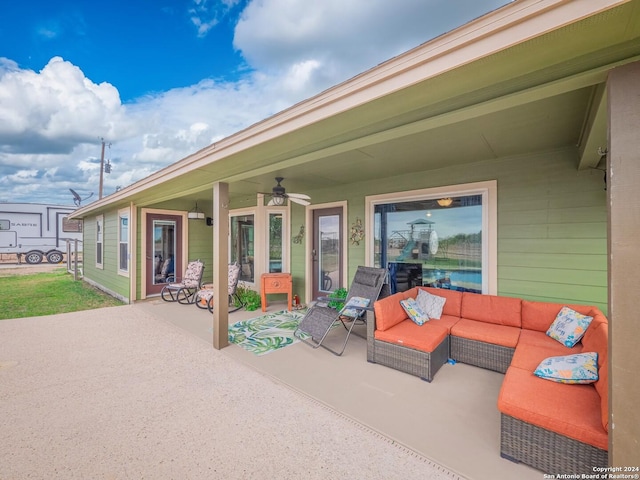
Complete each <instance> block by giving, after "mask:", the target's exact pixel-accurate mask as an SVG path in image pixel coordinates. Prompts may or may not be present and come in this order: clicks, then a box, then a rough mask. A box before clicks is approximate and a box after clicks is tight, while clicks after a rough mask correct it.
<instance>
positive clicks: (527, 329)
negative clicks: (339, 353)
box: [367, 287, 609, 474]
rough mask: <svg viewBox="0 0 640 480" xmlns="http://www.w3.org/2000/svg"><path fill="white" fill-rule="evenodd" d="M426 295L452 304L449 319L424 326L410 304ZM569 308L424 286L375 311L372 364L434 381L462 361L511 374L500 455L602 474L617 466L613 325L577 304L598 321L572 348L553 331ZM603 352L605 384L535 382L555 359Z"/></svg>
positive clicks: (503, 395) (547, 467) (370, 325)
mask: <svg viewBox="0 0 640 480" xmlns="http://www.w3.org/2000/svg"><path fill="white" fill-rule="evenodd" d="M419 289H423V290H426V291H428V292H429V293H431V294H433V295H437V296H440V297H445V298H446V302H445V304H444V307H443V311H442V315H441V318H440V319H431V320H429V321H428V322H426V323H424V324H423V325H421V326H419V325H417V324H416V323H414V322H413V321H412V320H410V319H409V318H408V316H407V314H406V312H405V310H404V309H403V307H402V305H401V304H400V300H403V299H407V298H415V297H416V296H417V294H418V292H419ZM563 306H564V305H563V304H557V303H547V302H534V301H528V300H522V299H519V298H512V297H501V296H496V295H481V294H476V293H469V292H464V293H463V292H458V291H454V290H443V289H435V288H431V287H415V288H413V289H411V290H408V291H406V292H399V293H396V294H394V295H391V296H389V297H386V298H384V299H382V300H378V301H377V302H376V303H375V304H374V312H373V315H370V318H369V319H368V321H367V360H368V361H369V362H373V363H379V364H382V365H386V366H388V367H391V368H395V369H397V370H400V371H403V372H406V373H409V374H412V375H416V376H418V377H421V378H422V379H424V380H427V381H429V382H430V381H431V380H432V379H433V378H434V376H435V374H436V373H437V371H438V370H439V369H440V367H441V366H442V365H443V364H444V363H446V362H447V360H448V359H453V360H455V361H458V362H463V363H468V364H471V365H475V366H478V367H482V368H487V369H491V370H495V371H497V372H500V373H504V374H505V377H504V381H503V384H502V388H501V390H500V394H499V397H498V409H499V411H500V414H501V441H500V453H501V455H502V456H503V457H504V458H507V459H509V460H512V461H516V462H523V463H526V464H528V465H531V466H533V467H534V468H537V469H539V470H542V471H543V472H546V473H551V474H553V473H558V472H572V473H592V472H593V470H592V467H596V466H598V467H602V466H606V465H607V460H608V452H607V451H608V426H609V425H608V373H607V371H608V352H607V344H608V324H607V318H606V317H605V316H604V314H603V313H602V312H601V311H600V310H599V309H598V308H597V307H592V306H584V305H567V306H569V307H570V308H571V309H573V310H575V311H576V312H578V313H581V314H583V315H589V316H591V317H593V320H592V321H591V323H590V324H589V327H588V328H587V330H586V332H585V333H584V336H583V337H582V339H581V340H580V341H579V342H578V343H577V344H576V345H574V346H573V347H572V348H569V347H566V346H564V345H563V344H561V343H560V342H558V341H557V340H555V339H553V338H551V337H549V336H548V335H547V334H546V332H547V330H548V329H549V327H550V325H551V324H552V323H553V322H554V320H555V318H556V316H557V315H558V312H559V311H560V310H561V308H562V307H563ZM582 352H596V353H597V354H598V362H597V367H598V380H597V381H596V382H595V383H590V384H579V385H576V384H566V383H556V382H553V381H550V380H547V379H542V378H539V377H538V376H536V375H534V373H533V372H534V371H535V370H536V367H538V365H539V364H540V362H542V361H543V360H545V359H546V358H549V357H556V356H564V355H572V354H576V353H582Z"/></svg>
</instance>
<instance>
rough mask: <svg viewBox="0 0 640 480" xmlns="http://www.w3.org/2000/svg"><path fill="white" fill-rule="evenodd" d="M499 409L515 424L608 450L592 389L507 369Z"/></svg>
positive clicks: (598, 405) (594, 393)
mask: <svg viewBox="0 0 640 480" xmlns="http://www.w3.org/2000/svg"><path fill="white" fill-rule="evenodd" d="M498 409H499V410H500V411H501V412H502V413H504V414H506V415H510V416H512V417H514V418H517V419H518V420H522V421H524V422H527V423H531V424H533V425H537V426H538V427H542V428H544V429H546V430H551V431H553V432H556V433H559V434H560V435H564V436H566V437H569V438H573V439H574V440H578V441H580V442H583V443H587V444H589V445H593V446H594V447H597V448H600V449H603V450H608V448H609V440H608V435H607V432H606V431H605V430H604V428H602V422H601V419H600V395H598V392H597V391H596V389H595V387H594V386H593V385H567V384H562V383H556V382H550V381H549V380H544V379H542V378H538V377H536V376H535V375H534V374H533V373H532V372H530V371H527V370H523V369H521V368H517V367H509V369H508V370H507V373H506V374H505V378H504V381H503V382H502V388H501V389H500V395H499V396H498Z"/></svg>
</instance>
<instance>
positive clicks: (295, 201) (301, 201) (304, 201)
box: [289, 195, 311, 207]
mask: <svg viewBox="0 0 640 480" xmlns="http://www.w3.org/2000/svg"><path fill="white" fill-rule="evenodd" d="M289 200H291V201H292V202H293V203H297V204H298V205H304V206H305V207H306V206H307V205H311V202H307V201H306V200H303V199H302V198H295V197H292V196H291V195H289Z"/></svg>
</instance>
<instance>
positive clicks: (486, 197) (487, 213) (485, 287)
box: [365, 180, 498, 295]
mask: <svg viewBox="0 0 640 480" xmlns="http://www.w3.org/2000/svg"><path fill="white" fill-rule="evenodd" d="M463 195H482V232H483V237H482V238H483V241H482V265H483V268H482V291H483V292H484V293H488V294H490V295H497V294H498V182H497V180H489V181H486V182H474V183H464V184H459V185H450V186H444V187H434V188H425V189H420V190H409V191H405V192H394V193H384V194H381V195H369V196H366V197H365V232H366V235H365V238H366V241H365V261H366V263H367V265H369V266H371V265H373V263H374V233H375V232H374V231H373V228H374V208H375V206H376V205H379V204H384V203H390V202H407V201H411V200H422V199H430V198H441V197H443V196H447V197H456V196H463ZM485 232H486V234H485Z"/></svg>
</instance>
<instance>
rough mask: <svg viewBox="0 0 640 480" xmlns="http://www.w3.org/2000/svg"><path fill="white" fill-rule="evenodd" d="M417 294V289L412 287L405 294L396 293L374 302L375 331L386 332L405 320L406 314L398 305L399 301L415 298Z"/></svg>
mask: <svg viewBox="0 0 640 480" xmlns="http://www.w3.org/2000/svg"><path fill="white" fill-rule="evenodd" d="M417 294H418V288H417V287H414V288H411V289H409V290H407V291H406V292H398V293H395V294H393V295H391V296H389V297H386V298H383V299H382V300H378V301H376V302H375V303H374V304H373V310H374V312H375V314H376V330H387V329H389V328H391V327H393V326H394V325H397V324H398V323H400V322H402V321H404V320H406V319H407V312H405V311H404V309H403V308H402V305H400V300H404V299H405V298H415V296H416V295H417Z"/></svg>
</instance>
